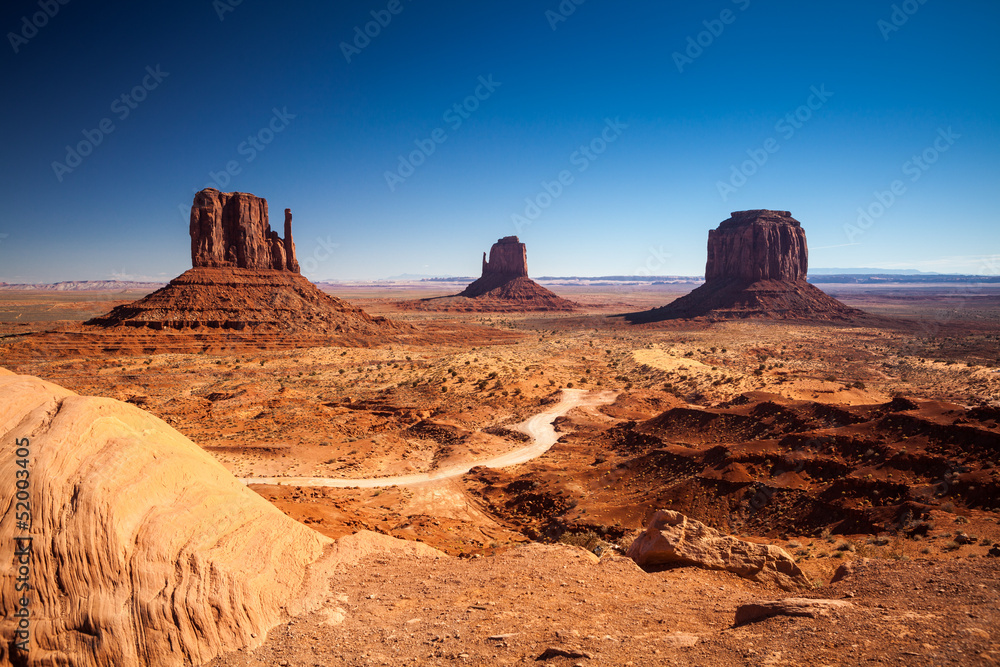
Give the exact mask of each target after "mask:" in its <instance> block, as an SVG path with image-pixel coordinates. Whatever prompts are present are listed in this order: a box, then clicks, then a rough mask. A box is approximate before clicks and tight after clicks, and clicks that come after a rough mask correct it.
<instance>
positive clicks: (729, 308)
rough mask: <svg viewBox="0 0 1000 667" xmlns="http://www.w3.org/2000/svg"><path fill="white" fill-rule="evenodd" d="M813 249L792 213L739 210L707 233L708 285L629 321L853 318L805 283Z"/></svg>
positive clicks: (852, 312)
mask: <svg viewBox="0 0 1000 667" xmlns="http://www.w3.org/2000/svg"><path fill="white" fill-rule="evenodd" d="M808 268H809V249H808V247H807V245H806V233H805V230H804V229H803V228H802V225H801V223H799V221H798V220H796V219H795V218H793V217H792V215H791V213H789V212H788V211H770V210H766V209H760V210H753V211H735V212H734V213H732V217H730V218H728V219H727V220H724V221H723V222H722V223H721V224H720V225H719V227H718V228H717V229H713V230H711V231H709V233H708V261H707V263H706V265H705V284H704V285H702V286H701V287H698V288H697V289H695V290H694V291H692V292H691V293H690V294H686V295H685V296H682V297H681V298H679V299H677V300H676V301H673V302H671V303H669V304H667V305H666V306H662V307H660V308H654V309H652V310H647V311H643V312H639V313H629V314H627V315H625V319H627V320H628V321H630V322H633V323H637V324H641V323H647V322H659V321H662V320H675V319H693V318H703V319H709V320H717V319H739V318H748V317H761V318H771V319H815V320H841V321H851V320H854V319H856V318H858V317H861V316H864V315H865V313H863V312H862V311H859V310H856V309H854V308H849V307H848V306H845V305H844V304H842V303H841V302H840V301H837V300H836V299H834V298H833V297H832V296H830V295H828V294H826V293H825V292H823V291H822V290H820V289H819V288H818V287H816V286H814V285H812V284H810V283H808V282H807V281H806V274H807V271H808Z"/></svg>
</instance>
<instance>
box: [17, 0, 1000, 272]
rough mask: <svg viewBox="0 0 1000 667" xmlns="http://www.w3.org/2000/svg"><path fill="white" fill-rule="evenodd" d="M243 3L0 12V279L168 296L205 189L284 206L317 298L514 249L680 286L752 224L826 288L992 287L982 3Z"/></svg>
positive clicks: (77, 2) (533, 265)
mask: <svg viewBox="0 0 1000 667" xmlns="http://www.w3.org/2000/svg"><path fill="white" fill-rule="evenodd" d="M233 2H234V0H216V1H215V2H213V1H212V0H199V1H198V2H186V1H178V2H173V3H162V4H159V5H157V6H153V7H150V6H147V5H146V3H135V2H129V3H119V2H107V3H101V4H99V5H97V6H95V3H85V2H82V1H81V0H68V2H66V4H59V3H58V0H41V2H39V0H35V1H34V2H22V1H13V2H8V3H6V4H5V7H4V8H3V10H2V12H0V28H2V30H3V32H4V35H5V39H4V43H3V44H2V45H0V53H2V54H3V55H2V56H0V57H2V59H3V63H2V70H0V71H2V77H3V78H2V80H3V90H4V91H5V93H6V95H5V99H4V102H3V106H2V114H3V116H2V118H3V121H4V122H3V123H2V132H3V134H4V136H3V147H4V148H3V152H2V156H3V157H2V160H0V169H2V173H0V177H2V180H0V183H2V185H0V187H2V188H3V195H4V196H3V201H4V203H5V206H4V207H3V211H4V212H3V214H2V215H0V281H6V282H49V281H58V280H74V279H105V278H110V277H114V276H126V277H132V278H142V277H151V278H158V279H169V278H171V277H173V276H175V275H177V274H179V273H181V272H182V271H184V270H185V269H187V268H188V267H189V266H190V240H189V236H188V226H187V224H188V223H187V211H188V210H189V208H190V204H191V199H192V197H193V194H194V192H195V191H196V190H198V189H201V188H202V187H205V186H207V185H215V186H217V187H220V189H222V190H226V191H233V190H239V191H243V192H252V193H254V194H256V195H258V196H262V197H265V198H266V199H267V200H268V202H269V204H270V207H271V210H272V214H275V215H274V220H273V221H272V223H273V224H272V226H273V227H275V228H276V229H280V222H281V219H280V217H281V216H280V211H281V210H282V209H284V208H286V207H289V208H291V209H292V212H293V214H294V217H295V225H294V231H295V241H296V245H297V249H298V255H299V260H300V262H302V264H303V266H304V273H305V274H306V275H307V276H308V277H310V278H313V279H328V278H336V279H375V278H383V277H387V276H390V275H395V274H400V273H429V274H455V275H474V274H477V273H478V271H479V265H480V258H481V253H482V252H483V251H484V250H487V249H488V248H489V246H490V244H491V243H492V242H494V241H495V240H496V239H497V238H499V237H501V236H506V235H509V234H515V233H516V234H518V235H519V236H520V237H521V239H522V240H523V241H524V242H526V243H527V244H528V261H529V270H530V272H531V274H532V275H536V276H538V275H608V274H636V273H638V274H642V273H652V274H678V275H695V274H700V273H702V272H703V270H704V264H705V243H706V239H707V232H708V230H709V229H711V228H714V227H715V226H717V225H718V223H719V222H720V221H722V220H723V219H725V218H726V217H728V215H729V212H730V211H734V210H742V209H748V208H773V209H787V210H790V211H791V212H792V214H793V215H794V216H795V217H796V218H797V219H799V220H800V221H801V222H802V223H803V225H804V227H805V229H806V232H807V235H808V240H809V245H810V249H811V257H810V264H811V265H812V266H815V267H830V266H836V267H852V266H854V267H870V266H876V267H885V268H916V269H921V270H926V271H943V272H964V273H996V272H998V271H1000V262H998V260H1000V234H998V232H997V228H998V224H997V223H998V214H997V211H998V207H997V205H996V203H995V200H996V193H997V192H1000V187H998V186H1000V161H998V159H997V158H998V157H1000V123H998V108H1000V87H998V85H997V81H998V80H1000V76H998V74H1000V47H998V42H997V40H996V39H995V35H996V33H997V30H998V28H1000V4H998V3H996V2H993V1H971V0H966V1H963V0H957V1H953V2H944V1H943V0H926V1H925V2H923V3H921V2H920V1H919V0H908V1H907V2H898V3H892V2H884V3H883V2H878V1H873V0H864V1H861V0H844V1H842V2H838V3H803V2H792V1H788V0H770V1H768V0H713V1H710V2H697V3H694V2H680V1H669V2H665V1H662V0H658V1H651V0H646V1H644V0H637V1H635V2H628V3H612V2H608V1H607V0H585V1H583V2H580V0H576V2H580V4H576V2H574V0H564V1H563V2H559V1H558V0H549V1H544V0H542V1H539V2H522V1H518V0H505V1H503V2H501V1H499V0H481V1H478V2H475V3H467V2H450V1H448V2H431V1H430V0H398V1H397V2H390V0H376V1H371V2H369V1H364V2H362V1H357V2H338V3H329V2H300V3H295V4H294V5H293V6H291V7H289V6H287V3H282V4H279V3H274V2H264V1H263V0H243V1H242V2H240V3H239V4H236V5H234V4H232V3H233ZM894 5H895V8H894ZM46 7H47V8H48V11H49V14H52V15H51V16H48V15H45V14H44V13H43V14H39V12H44V10H45V8H46ZM56 8H57V10H56ZM570 10H572V11H570ZM373 12H374V14H373ZM379 20H381V22H382V24H384V25H381V24H379V23H378V22H377V21H379ZM373 22H374V23H373ZM366 29H367V31H368V33H369V34H370V35H374V36H365V37H358V34H359V32H360V33H361V34H364V32H365V30H366ZM366 40H367V41H366ZM345 45H347V46H345ZM484 82H485V83H484ZM123 95H125V96H126V97H125V98H124V99H123V98H122V96H123ZM140 98H141V99H140ZM455 105H459V108H458V110H457V111H456V109H455ZM81 144H82V146H81ZM67 147H70V148H71V149H72V153H75V152H76V149H77V148H81V152H86V153H88V154H87V155H85V156H84V155H81V156H80V157H79V159H78V160H77V159H76V158H75V157H74V154H72V153H71V152H70V151H68V150H67ZM431 149H433V150H431ZM401 158H402V159H403V160H404V161H405V162H406V163H407V164H403V165H402V166H401V162H400V160H401ZM413 162H415V163H418V164H417V165H416V166H412V163H413ZM54 163H55V164H54ZM74 165H75V166H74ZM227 166H228V167H231V171H232V173H225V172H226V169H227ZM410 166H412V173H411V169H410ZM387 174H389V175H388V176H387ZM392 174H394V176H393V175H392ZM560 178H562V179H563V182H562V183H560ZM532 204H534V206H537V207H538V208H537V209H533V208H532ZM862 213H865V214H866V215H864V216H863V215H862ZM274 223H278V224H274Z"/></svg>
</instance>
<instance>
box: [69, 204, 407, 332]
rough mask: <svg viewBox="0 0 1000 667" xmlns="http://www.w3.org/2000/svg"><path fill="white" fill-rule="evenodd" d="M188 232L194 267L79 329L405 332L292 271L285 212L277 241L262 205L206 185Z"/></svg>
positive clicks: (292, 252) (292, 248)
mask: <svg viewBox="0 0 1000 667" xmlns="http://www.w3.org/2000/svg"><path fill="white" fill-rule="evenodd" d="M190 233H191V265H192V267H193V268H191V269H190V270H188V271H186V272H184V273H183V274H181V275H180V276H178V277H177V278H174V279H173V280H171V281H170V284H168V285H167V286H166V287H163V288H161V289H159V290H157V291H155V292H153V293H152V294H150V295H148V296H146V297H144V298H142V299H140V300H139V301H136V302H134V303H131V304H127V305H124V306H118V307H117V308H115V309H114V310H112V311H111V312H110V313H108V314H106V315H104V316H102V317H95V318H94V319H92V320H89V321H88V322H86V324H87V325H91V326H99V327H103V328H125V327H131V328H146V329H154V330H160V329H175V330H181V331H197V332H206V331H213V330H219V329H222V330H236V331H243V330H248V331H250V332H258V331H259V332H283V333H309V334H330V335H354V336H370V337H377V336H381V335H384V334H386V333H387V332H393V331H398V330H400V329H403V328H406V327H405V325H400V324H397V323H394V322H392V321H390V320H387V319H386V318H383V317H371V316H369V315H368V314H367V313H365V312H364V311H362V310H361V309H359V308H355V307H353V306H351V305H350V304H348V303H346V302H345V301H342V300H341V299H338V298H336V297H333V296H330V295H329V294H326V293H325V292H323V291H321V290H320V289H319V288H317V287H316V286H315V285H313V284H312V283H311V282H309V281H308V280H307V279H305V278H304V277H302V275H300V274H299V263H298V261H297V260H296V258H295V245H294V243H293V242H292V214H291V211H290V210H289V209H285V237H284V239H282V238H280V237H279V236H278V234H277V232H274V231H272V230H271V227H270V224H269V223H268V214H267V200H265V199H263V198H261V197H255V196H254V195H251V194H247V193H244V192H235V193H233V192H219V191H218V190H215V189H212V188H208V189H205V190H202V191H201V192H199V193H198V194H196V195H195V197H194V204H193V205H192V206H191V226H190Z"/></svg>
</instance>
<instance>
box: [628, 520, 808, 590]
mask: <svg viewBox="0 0 1000 667" xmlns="http://www.w3.org/2000/svg"><path fill="white" fill-rule="evenodd" d="M626 555H627V556H628V557H629V558H631V559H632V560H634V561H635V562H636V564H637V565H639V566H640V567H644V568H650V567H658V566H668V567H669V566H673V565H693V566H696V567H703V568H707V569H710V570H725V571H727V572H732V573H734V574H737V575H739V576H741V577H744V578H746V579H750V580H752V581H757V582H762V583H773V584H777V585H778V586H780V587H781V588H783V589H785V590H792V589H795V588H808V587H809V586H810V583H809V580H808V579H807V578H806V576H805V574H803V572H802V570H800V569H799V566H798V565H796V564H795V560H794V559H793V558H792V557H791V556H790V555H789V554H788V553H787V552H785V551H784V550H782V549H779V548H778V547H775V546H771V545H769V544H757V543H755V542H746V541H744V540H740V539H738V538H735V537H732V536H731V535H723V534H721V533H720V532H719V531H717V530H715V529H714V528H709V527H708V526H706V525H705V524H703V523H701V522H700V521H695V520H694V519H689V518H688V517H686V516H684V515H683V514H681V513H680V512H673V511H670V510H659V511H658V512H656V514H654V515H653V518H652V519H650V521H649V525H648V526H646V531H645V532H644V533H643V534H642V535H640V536H639V537H637V538H636V540H635V542H633V543H632V546H630V547H629V549H628V553H627V554H626Z"/></svg>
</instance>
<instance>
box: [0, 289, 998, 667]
mask: <svg viewBox="0 0 1000 667" xmlns="http://www.w3.org/2000/svg"><path fill="white" fill-rule="evenodd" d="M549 287H550V288H551V289H552V290H553V291H555V292H557V293H558V294H559V295H560V296H563V297H565V298H568V299H571V300H573V301H574V302H576V303H578V304H581V309H580V310H578V311H576V312H551V313H545V312H535V313H496V314H491V313H476V312H469V313H462V312H428V311H423V310H415V309H410V308H403V307H401V306H400V305H399V304H398V302H399V301H401V300H404V299H413V298H418V297H428V296H443V295H447V294H454V293H455V292H456V290H454V289H451V290H449V286H447V285H444V286H437V285H435V286H434V287H427V286H424V285H419V284H413V285H407V286H388V285H381V286H367V285H361V286H359V285H342V286H334V287H332V288H330V289H331V291H333V292H334V293H335V294H336V295H337V296H339V297H341V298H343V299H346V300H347V301H349V302H350V303H352V304H354V305H357V306H360V307H361V308H363V309H364V310H365V311H367V312H368V313H370V314H372V315H383V316H386V317H388V318H390V319H393V320H396V321H399V322H405V323H409V324H412V325H414V326H413V328H412V330H410V331H405V332H402V333H399V334H397V335H394V336H392V337H391V338H389V339H387V340H385V341H382V342H378V341H368V342H367V343H363V342H361V341H346V340H345V341H340V343H339V344H338V345H336V346H324V345H315V344H314V345H312V346H306V347H297V346H296V345H297V344H296V343H295V342H294V341H289V340H283V339H282V338H281V337H280V336H270V337H269V338H267V339H264V340H254V339H253V338H252V337H251V336H248V335H241V334H239V333H233V334H230V335H228V336H227V335H223V334H216V335H215V336H214V337H212V336H207V337H199V336H193V335H181V334H175V333H173V332H169V331H148V332H135V333H132V334H130V335H128V336H120V335H116V334H111V333H108V334H102V335H101V336H95V335H91V334H82V333H80V332H79V325H78V323H79V322H81V321H83V320H86V319H88V318H90V317H92V316H96V315H100V314H102V313H105V312H107V311H108V310H110V309H111V307H113V306H115V305H119V304H123V303H127V302H130V301H133V300H135V299H136V298H138V297H139V296H141V294H139V293H99V292H48V291H34V292H17V291H0V367H3V368H6V369H7V370H9V371H12V372H14V373H17V374H24V375H33V376H37V377H40V378H42V379H44V380H47V381H49V382H52V383H55V384H58V385H61V386H62V387H65V388H67V389H69V390H72V391H74V392H77V393H79V394H84V395H93V396H103V397H110V398H115V399H119V400H121V401H125V402H128V403H131V404H133V405H135V406H138V407H140V408H142V409H143V410H146V411H148V412H150V413H152V414H153V415H155V416H157V417H159V418H161V419H162V420H164V421H165V422H167V423H168V424H169V425H171V426H172V427H174V428H175V429H177V430H178V431H179V432H180V433H182V434H183V435H184V436H187V437H188V438H190V439H191V440H193V441H194V442H195V443H197V444H198V445H200V446H201V447H202V448H204V449H205V450H206V451H207V452H209V453H210V454H211V455H212V456H213V457H215V458H216V459H217V460H218V461H220V462H221V463H222V464H223V465H224V466H225V467H226V468H227V469H228V470H229V471H231V472H232V474H233V475H235V476H236V477H238V478H240V479H242V480H244V481H245V482H246V483H247V484H249V485H250V488H251V489H252V490H253V491H255V492H256V493H257V494H259V495H260V496H261V497H263V498H264V499H266V500H268V501H269V502H271V503H272V504H273V505H274V506H276V507H277V508H279V509H280V510H281V511H282V512H284V513H285V514H287V515H288V516H290V517H292V518H294V519H296V520H298V521H300V522H302V523H304V524H305V525H307V526H309V527H311V528H313V529H315V530H316V531H318V532H320V533H322V534H324V535H326V536H329V537H332V538H341V537H344V536H348V535H351V534H354V533H357V532H358V531H372V532H375V533H383V534H385V535H389V536H392V537H396V538H401V539H402V540H406V541H409V542H420V543H423V544H424V545H427V546H429V547H433V548H434V549H436V550H438V551H434V550H432V549H427V550H421V549H416V550H413V551H405V552H404V551H398V550H396V551H394V550H392V549H389V550H385V549H379V548H378V546H377V544H365V543H364V540H360V539H359V540H358V541H357V542H356V543H355V544H354V548H356V549H358V550H359V554H360V555H359V556H358V559H357V561H356V562H355V563H354V564H352V565H349V566H345V567H343V568H341V569H340V570H338V571H337V573H336V574H335V576H334V578H333V579H332V580H331V582H332V584H331V585H332V589H331V592H330V595H329V599H328V600H327V604H326V605H325V606H324V607H323V608H322V609H321V610H320V611H319V612H316V613H313V614H310V615H306V616H299V617H296V618H288V619H287V620H286V621H285V622H284V623H283V624H282V625H279V626H278V627H277V628H275V629H273V630H272V631H271V632H270V633H268V635H267V637H266V638H260V642H262V643H261V644H260V646H258V647H255V648H252V649H245V650H241V651H238V652H234V653H229V654H226V655H223V656H220V657H218V658H216V659H215V660H214V661H213V662H212V663H211V664H212V665H218V666H220V667H221V666H223V665H232V666H236V665H241V666H242V665H310V666H311V665H339V664H344V665H366V664H383V665H395V664H406V663H412V664H442V665H445V664H470V665H492V664H514V663H520V662H525V663H528V662H531V663H534V662H535V661H536V659H539V658H543V659H544V660H545V661H546V664H554V665H563V664H565V665H575V664H584V665H590V664H623V665H624V664H633V665H658V664H704V665H730V664H732V665H737V664H761V665H784V664H790V665H798V664H802V665H806V664H809V665H812V664H869V663H871V664H905V665H923V664H928V665H930V664H935V665H936V664H962V665H967V664H994V663H995V662H996V661H997V660H1000V611H998V610H1000V558H998V557H997V556H1000V468H998V467H997V466H998V465H1000V288H997V286H995V285H993V286H975V285H974V286H941V285H939V286H918V287H913V286H892V285H886V286H872V285H832V286H831V285H824V286H823V287H824V289H825V290H826V291H827V292H829V293H830V294H832V295H833V296H835V297H837V298H838V299H840V300H841V301H843V302H844V303H846V304H847V305H849V306H852V307H855V308H859V309H862V310H864V311H866V312H868V313H870V314H871V315H873V316H875V318H873V319H872V321H871V322H870V323H865V324H863V325H851V324H835V323H810V322H796V321H785V322H782V321H763V320H745V321H730V322H707V321H706V322H690V321H688V322H684V323H679V322H661V323H658V324H642V325H636V324H629V323H627V322H626V321H624V320H623V319H622V318H620V317H610V316H612V315H615V314H619V313H625V312H632V311H637V310H642V309H647V308H651V307H655V306H660V305H663V304H664V303H667V302H669V301H670V300H672V299H673V298H676V297H677V296H679V295H680V294H682V293H684V292H685V291H687V290H688V289H689V287H690V286H687V287H685V286H677V285H644V286H635V285H633V286H622V287H602V286H572V287H568V286H555V285H549ZM43 332H48V333H43ZM568 397H575V398H573V400H576V401H578V402H579V405H578V406H576V407H568V405H569V404H567V403H561V402H562V401H566V400H569V398H568ZM559 406H563V407H566V410H559V411H560V412H563V411H564V412H565V414H561V415H560V416H558V417H556V418H555V419H554V428H555V431H556V435H557V436H558V438H559V439H558V441H557V442H556V443H555V444H554V445H553V446H552V447H551V449H549V450H548V451H546V452H545V453H544V454H542V455H541V456H538V457H537V458H532V459H531V460H528V461H526V462H523V463H519V464H518V465H513V466H506V467H484V466H483V465H482V463H483V462H487V461H490V460H492V459H498V457H502V456H504V455H505V454H510V453H511V452H515V451H518V450H522V449H525V448H527V447H529V446H530V445H531V444H532V442H533V438H534V437H536V436H537V435H538V432H535V431H532V429H531V428H527V427H525V426H524V424H525V423H526V422H528V420H529V419H530V418H532V417H533V416H536V415H539V414H541V413H547V411H548V412H551V413H552V414H555V411H556V409H557V408H559ZM548 421H552V420H551V419H549V420H548ZM536 431H537V428H536ZM499 460H501V461H502V460H503V459H499ZM466 470H467V472H465V471H466ZM445 473H447V474H445ZM419 475H424V476H425V477H423V478H420V479H424V478H426V479H429V480H430V481H425V482H421V483H403V484H401V483H398V481H399V480H395V481H394V478H397V477H405V476H419ZM435 478H436V479H435ZM325 480H340V481H338V482H336V484H339V485H340V486H336V485H333V486H331V485H323V482H324V481H325ZM348 480H364V483H363V484H362V483H361V482H358V483H357V484H351V483H350V481H348ZM404 481H405V480H404ZM264 482H267V483H264ZM658 509H665V510H675V511H678V512H681V513H683V514H685V515H687V516H688V517H690V518H692V519H696V520H698V521H702V522H704V523H705V524H707V525H708V526H711V527H712V528H715V529H717V530H719V531H720V532H721V533H724V534H727V535H733V536H737V537H740V538H742V539H745V540H749V541H751V542H758V543H762V544H771V545H774V546H777V547H780V548H782V549H784V550H785V551H787V552H788V553H790V554H792V555H793V556H794V558H795V559H796V561H797V563H798V565H799V567H800V568H801V569H802V570H803V572H805V574H806V575H807V577H808V578H809V580H810V581H811V582H812V584H813V588H811V589H807V590H801V591H797V592H794V593H789V592H787V591H782V590H781V589H779V588H777V587H775V586H773V585H770V584H767V583H757V582H754V581H749V580H747V579H743V578H740V577H738V576H736V575H735V574H732V573H728V572H721V571H713V570H706V569H697V568H693V567H678V568H672V569H659V570H656V569H655V568H653V569H650V570H649V571H644V570H642V569H640V568H638V567H637V566H636V565H635V564H634V563H633V562H632V561H631V560H630V559H627V558H625V557H624V556H623V553H624V551H625V550H626V549H627V548H628V546H629V545H630V544H631V543H632V541H633V540H634V539H635V538H636V537H637V536H638V535H639V534H640V533H641V531H642V530H643V529H644V528H645V526H646V524H647V522H648V520H649V518H650V517H651V516H652V514H653V513H654V511H656V510H658ZM368 534H369V533H362V535H368ZM393 544H396V543H393ZM835 575H836V576H835ZM834 580H835V581H834ZM789 596H795V597H811V598H822V599H836V600H844V601H847V602H849V603H850V605H849V606H845V607H843V608H837V609H836V610H834V611H832V612H827V613H823V614H820V615H817V616H815V617H787V616H779V617H774V618H768V619H766V620H762V621H759V622H755V623H749V624H740V625H736V624H734V613H735V611H736V608H737V607H738V606H740V605H743V604H747V603H751V602H757V601H761V600H775V599H781V598H786V597H789Z"/></svg>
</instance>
